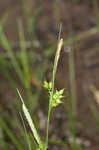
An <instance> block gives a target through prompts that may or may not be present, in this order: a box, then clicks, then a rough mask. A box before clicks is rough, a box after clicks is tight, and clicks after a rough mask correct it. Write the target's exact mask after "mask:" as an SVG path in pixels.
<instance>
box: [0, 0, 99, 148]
mask: <svg viewBox="0 0 99 150" xmlns="http://www.w3.org/2000/svg"><path fill="white" fill-rule="evenodd" d="M60 24H62V32H61V37H62V38H63V39H64V47H63V49H62V53H61V57H60V60H59V66H58V71H57V76H56V83H55V87H57V88H58V89H60V88H65V98H64V103H63V104H62V105H61V106H59V107H58V108H57V109H56V110H54V111H53V113H52V118H51V125H50V130H49V138H50V139H49V150H50V149H52V150H99V106H98V104H99V91H98V89H99V33H98V32H99V1H98V0H53V1H50V0H46V1H43V0H6V1H2V0H1V1H0V150H25V149H26V150H27V149H28V145H27V143H26V138H25V135H24V129H23V125H22V120H21V118H20V115H19V112H21V103H20V101H19V97H18V95H17V92H16V88H18V89H19V90H20V92H21V94H22V96H23V98H24V100H25V104H26V105H27V107H28V109H29V111H30V113H31V116H32V119H33V120H34V122H35V124H36V127H37V129H38V130H39V132H40V133H41V135H42V136H43V137H45V134H46V121H47V113H48V96H47V93H46V91H45V90H44V88H43V81H44V80H45V79H46V80H47V81H49V80H50V79H51V74H52V69H53V60H54V55H55V51H56V46H57V41H58V33H59V28H60V27H59V26H60ZM26 127H27V131H28V133H29V136H30V141H31V145H32V147H33V149H35V140H33V137H32V134H31V131H30V129H29V127H28V125H27V123H26Z"/></svg>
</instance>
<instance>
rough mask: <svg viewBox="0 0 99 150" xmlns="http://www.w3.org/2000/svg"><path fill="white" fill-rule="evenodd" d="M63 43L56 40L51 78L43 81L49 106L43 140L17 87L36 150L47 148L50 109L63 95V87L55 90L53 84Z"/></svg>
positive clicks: (58, 102) (55, 105) (59, 101)
mask: <svg viewBox="0 0 99 150" xmlns="http://www.w3.org/2000/svg"><path fill="white" fill-rule="evenodd" d="M62 45H63V39H60V40H59V42H58V46H57V51H56V55H55V60H54V67H53V74H52V80H51V81H50V82H49V83H48V82H47V81H44V88H45V89H47V90H48V93H49V107H48V119H47V128H46V139H45V142H43V141H42V138H41V137H40V135H39V134H38V132H37V129H36V127H35V125H34V123H33V121H32V119H31V116H30V114H29V111H28V109H27V107H26V106H25V104H24V101H23V99H22V96H21V94H20V92H19V90H18V89H17V92H18V95H19V97H20V99H21V102H22V110H23V112H24V115H25V117H26V120H27V122H28V124H29V126H30V128H31V131H32V133H33V136H34V138H35V140H36V142H37V144H38V148H37V149H36V150H47V148H48V133H49V125H50V117H51V111H52V109H53V108H55V107H57V106H58V105H59V104H61V103H62V101H61V99H62V98H63V97H64V96H63V93H64V89H61V90H55V88H54V84H55V76H56V71H57V65H58V60H59V57H60V52H61V49H62Z"/></svg>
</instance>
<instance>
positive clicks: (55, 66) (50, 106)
mask: <svg viewBox="0 0 99 150" xmlns="http://www.w3.org/2000/svg"><path fill="white" fill-rule="evenodd" d="M62 45H63V39H60V40H59V43H58V47H57V51H56V55H55V60H54V67H53V75H52V91H51V93H50V100H49V109H48V120H47V129H46V146H47V147H48V131H49V123H50V115H51V110H52V100H53V95H54V82H55V76H56V71H57V65H58V60H59V56H60V51H61V48H62Z"/></svg>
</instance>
